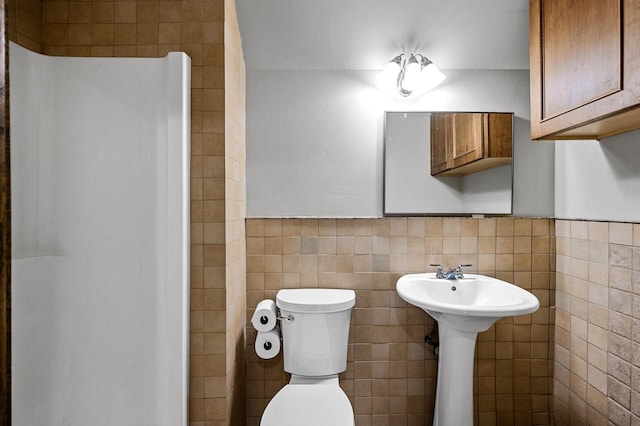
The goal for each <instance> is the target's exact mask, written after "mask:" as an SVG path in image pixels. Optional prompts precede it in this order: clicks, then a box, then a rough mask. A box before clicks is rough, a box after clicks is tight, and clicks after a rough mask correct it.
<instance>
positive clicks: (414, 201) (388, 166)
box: [384, 112, 513, 216]
mask: <svg viewBox="0 0 640 426" xmlns="http://www.w3.org/2000/svg"><path fill="white" fill-rule="evenodd" d="M456 114H459V113H442V112H386V113H385V131H384V133H385V135H384V144H385V146H384V214H385V215H387V216H392V215H404V216H406V215H445V214H457V215H471V214H496V215H499V214H511V212H512V198H513V197H512V193H513V171H512V170H513V169H512V165H511V152H512V139H513V114H510V113H508V114H493V116H494V118H495V116H499V117H498V121H499V122H500V123H502V124H501V127H500V128H501V130H500V131H498V132H497V133H498V136H494V139H495V138H498V139H500V148H499V149H494V151H492V152H493V155H494V158H493V159H489V160H488V161H489V163H492V164H491V166H492V167H491V168H488V169H486V170H479V171H478V167H477V164H480V163H479V161H486V160H479V158H480V157H478V155H477V153H475V154H473V155H474V157H473V158H474V160H473V161H472V162H471V163H470V164H472V165H471V166H470V165H462V164H461V163H459V162H458V163H456V165H457V166H461V165H462V169H463V172H465V173H466V172H469V170H466V171H464V168H465V167H467V168H469V167H471V168H472V170H471V172H469V174H465V175H463V176H442V175H441V174H440V175H436V176H432V166H433V165H434V164H435V165H436V166H438V167H440V170H436V173H438V172H442V171H444V170H447V172H446V173H445V174H453V175H455V174H458V173H457V172H456V169H455V168H453V167H454V165H453V160H451V161H450V165H447V157H446V149H450V150H451V148H447V147H446V146H447V144H448V143H449V144H450V143H452V142H453V139H455V136H454V135H455V131H454V130H453V127H451V128H450V130H449V134H448V136H447V133H446V131H444V130H443V129H433V130H434V131H435V133H436V135H438V134H440V133H442V134H441V135H440V136H441V137H442V139H441V140H439V141H437V144H436V149H437V150H438V151H439V152H438V153H437V155H436V156H434V157H433V159H432V155H431V153H432V143H431V142H432V135H433V133H432V122H433V121H432V119H431V116H432V115H434V119H435V122H436V123H438V122H440V121H442V122H443V123H444V122H445V121H446V116H447V115H450V116H451V117H450V118H449V120H450V121H451V122H452V123H453V122H454V121H455V119H454V118H453V117H455V115H456ZM467 116H468V117H467ZM491 116H492V114H488V113H465V114H464V117H462V118H464V119H461V120H459V121H460V122H463V123H467V124H469V123H471V124H475V128H474V129H470V128H468V126H466V127H467V128H466V130H467V131H466V132H462V130H465V129H461V130H460V132H459V133H460V134H465V135H467V136H464V137H462V138H461V140H460V144H461V146H466V147H474V146H476V147H480V148H479V149H481V150H484V151H483V152H484V153H485V154H489V153H490V151H491V150H490V148H489V147H490V144H489V140H490V137H489V133H490V129H491V128H492V127H494V128H497V124H495V123H494V124H493V125H492V124H490V123H491V122H492V121H491V120H492V118H490V117H491ZM441 118H442V120H441ZM466 118H468V119H466ZM494 121H495V120H494ZM505 123H508V124H509V125H508V126H506V127H505V125H504V124H505ZM473 137H477V138H479V139H478V140H476V141H473V140H472V138H473ZM507 140H508V142H506V141H507ZM478 144H479V145H478ZM506 145H508V149H507V148H506ZM437 147H440V148H437ZM494 148H495V147H494ZM489 156H490V155H489ZM476 160H477V161H476ZM473 164H476V165H473Z"/></svg>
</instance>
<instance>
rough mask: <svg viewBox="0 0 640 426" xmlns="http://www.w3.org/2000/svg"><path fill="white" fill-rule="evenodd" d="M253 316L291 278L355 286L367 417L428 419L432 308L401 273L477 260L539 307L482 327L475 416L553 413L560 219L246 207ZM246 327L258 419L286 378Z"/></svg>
mask: <svg viewBox="0 0 640 426" xmlns="http://www.w3.org/2000/svg"><path fill="white" fill-rule="evenodd" d="M246 227H247V228H246V229H247V319H250V317H251V314H252V312H253V308H254V307H255V305H256V304H257V303H258V302H259V301H260V300H262V299H263V298H274V297H275V294H276V293H277V291H278V290H279V289H281V288H296V287H336V288H351V289H354V290H355V291H356V306H355V309H354V312H353V317H352V326H351V332H350V344H349V352H348V367H347V371H346V372H345V373H344V374H342V376H341V385H342V387H343V388H344V390H345V392H346V393H347V395H348V396H349V398H350V399H351V402H352V404H353V407H354V411H355V414H356V424H357V425H358V426H367V425H420V426H423V425H424V424H428V423H425V422H430V421H431V419H432V416H433V406H434V398H435V397H434V395H435V385H436V361H435V359H434V356H433V353H432V351H431V348H430V347H429V346H426V345H425V343H424V336H425V335H426V334H428V333H429V332H430V331H431V329H432V326H433V320H432V319H431V318H430V317H429V316H428V315H427V314H425V313H424V312H423V311H422V310H420V309H417V308H415V307H413V306H410V305H407V303H405V302H404V301H402V300H401V299H400V298H398V296H397V294H396V292H395V282H396V280H397V278H398V277H399V276H401V275H402V274H405V273H409V272H424V271H425V270H426V265H427V264H428V263H444V264H446V265H456V264H458V263H471V264H473V265H474V267H473V268H470V271H473V272H480V273H483V274H487V275H491V276H496V277H498V278H501V279H505V280H507V281H511V282H514V283H516V284H517V285H519V286H521V287H523V288H525V289H527V290H530V291H532V292H533V293H534V294H535V295H536V296H537V297H538V298H539V299H540V302H541V308H540V310H538V311H537V312H536V313H534V314H531V315H525V316H520V317H516V318H506V319H503V320H501V321H499V322H498V323H497V324H496V325H495V326H493V327H491V328H490V329H489V330H488V331H486V332H484V333H481V334H480V335H479V337H478V343H477V347H476V368H475V377H474V379H475V380H474V386H475V416H476V424H477V425H510V426H511V425H514V424H518V425H521V424H522V425H527V424H533V425H548V424H550V412H551V411H550V410H551V407H550V395H551V384H552V349H553V347H552V345H551V344H550V342H552V341H553V318H554V315H555V313H554V310H553V308H552V307H553V306H554V292H553V289H554V285H555V274H554V266H555V265H554V263H555V262H554V242H555V239H554V238H553V236H554V224H553V221H551V220H547V219H533V220H532V219H518V218H516V219H514V218H498V219H493V218H487V219H461V218H385V219H248V220H247V222H246ZM254 341H255V331H254V330H253V329H252V328H251V327H250V326H249V327H248V328H247V425H249V426H252V425H258V424H259V419H260V415H261V413H262V411H263V410H264V407H265V406H266V404H267V403H268V402H269V400H270V398H271V397H272V396H273V395H274V394H275V393H276V392H277V391H278V390H279V389H280V388H281V387H282V386H283V385H284V384H285V383H286V382H287V380H288V377H287V375H286V374H285V373H284V372H283V364H282V356H281V355H280V356H278V357H276V358H275V359H274V360H271V361H264V360H260V359H258V358H257V357H256V355H255V352H254V350H253V342H254Z"/></svg>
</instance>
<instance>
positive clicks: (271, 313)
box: [251, 299, 278, 331]
mask: <svg viewBox="0 0 640 426" xmlns="http://www.w3.org/2000/svg"><path fill="white" fill-rule="evenodd" d="M277 321H278V313H277V311H276V302H274V301H273V300H271V299H265V300H263V301H262V302H260V303H258V306H256V310H255V312H254V313H253V317H251V324H253V328H255V329H256V330H257V331H269V330H273V328H274V327H275V326H276V324H277Z"/></svg>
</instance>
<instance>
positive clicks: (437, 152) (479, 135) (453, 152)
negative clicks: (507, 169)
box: [431, 112, 513, 176]
mask: <svg viewBox="0 0 640 426" xmlns="http://www.w3.org/2000/svg"><path fill="white" fill-rule="evenodd" d="M512 140H513V114H510V113H487V112H434V113H431V174H432V175H434V176H435V175H439V176H461V175H466V174H469V173H474V172H478V171H481V170H485V169H488V168H491V167H496V166H500V165H503V164H508V163H511V153H512Z"/></svg>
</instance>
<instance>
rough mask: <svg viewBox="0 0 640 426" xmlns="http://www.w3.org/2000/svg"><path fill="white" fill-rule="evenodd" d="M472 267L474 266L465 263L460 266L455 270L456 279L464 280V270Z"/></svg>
mask: <svg viewBox="0 0 640 426" xmlns="http://www.w3.org/2000/svg"><path fill="white" fill-rule="evenodd" d="M471 266H473V265H472V264H470V263H463V264H461V265H458V267H457V268H456V269H455V274H456V278H457V279H462V278H464V275H462V268H469V267H471Z"/></svg>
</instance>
